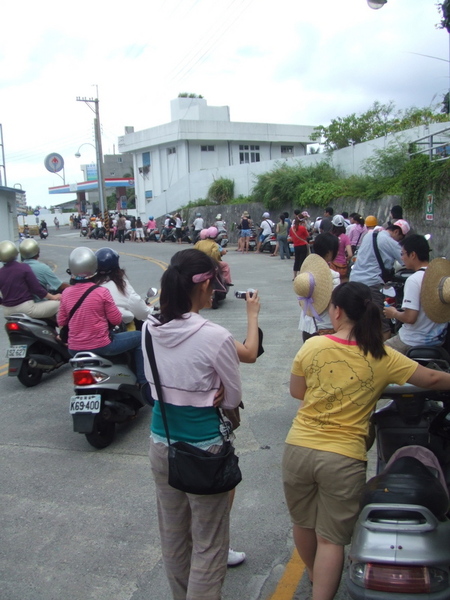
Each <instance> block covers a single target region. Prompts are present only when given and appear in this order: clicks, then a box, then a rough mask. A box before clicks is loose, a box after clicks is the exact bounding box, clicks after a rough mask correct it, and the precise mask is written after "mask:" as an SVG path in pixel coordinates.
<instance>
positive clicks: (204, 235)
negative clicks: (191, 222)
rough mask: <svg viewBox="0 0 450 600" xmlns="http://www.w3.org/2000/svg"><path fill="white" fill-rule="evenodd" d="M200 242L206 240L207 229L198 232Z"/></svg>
mask: <svg viewBox="0 0 450 600" xmlns="http://www.w3.org/2000/svg"><path fill="white" fill-rule="evenodd" d="M199 237H200V239H201V240H206V238H207V237H208V230H207V229H202V230H201V231H200V235H199Z"/></svg>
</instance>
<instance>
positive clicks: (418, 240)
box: [400, 233, 430, 262]
mask: <svg viewBox="0 0 450 600" xmlns="http://www.w3.org/2000/svg"><path fill="white" fill-rule="evenodd" d="M400 246H402V247H403V249H404V250H405V252H406V253H407V254H411V252H415V253H416V254H417V258H418V259H419V260H420V261H424V262H425V261H426V262H428V261H429V260H430V246H429V244H428V240H427V239H426V238H425V236H423V235H419V234H418V233H413V234H411V235H408V236H406V237H405V239H404V240H401V242H400Z"/></svg>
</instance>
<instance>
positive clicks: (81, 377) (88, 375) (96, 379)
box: [73, 369, 108, 386]
mask: <svg viewBox="0 0 450 600" xmlns="http://www.w3.org/2000/svg"><path fill="white" fill-rule="evenodd" d="M107 379H108V375H105V373H102V372H101V371H91V370H90V369H79V370H77V371H73V382H74V384H75V385H76V386H82V385H95V384H97V383H102V382H103V381H106V380H107Z"/></svg>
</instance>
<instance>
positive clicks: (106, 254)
mask: <svg viewBox="0 0 450 600" xmlns="http://www.w3.org/2000/svg"><path fill="white" fill-rule="evenodd" d="M95 256H96V257H97V262H98V271H97V272H98V273H100V274H107V273H111V271H114V270H116V269H119V268H120V267H119V254H118V253H117V252H116V251H115V250H113V249H112V248H100V250H97V252H96V253H95Z"/></svg>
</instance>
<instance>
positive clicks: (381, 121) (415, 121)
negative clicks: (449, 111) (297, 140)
mask: <svg viewBox="0 0 450 600" xmlns="http://www.w3.org/2000/svg"><path fill="white" fill-rule="evenodd" d="M437 106H438V105H436V106H435V107H432V108H430V107H424V108H416V107H415V106H413V107H411V108H408V109H405V110H395V104H394V102H392V101H391V102H389V103H388V104H381V103H380V102H374V103H373V105H372V106H371V107H370V108H369V109H368V110H367V111H366V112H364V113H362V114H360V115H357V114H356V113H352V114H351V115H348V116H347V117H337V118H336V119H332V121H331V123H330V125H329V126H328V127H325V126H324V125H320V126H319V127H316V128H315V130H314V132H313V134H312V135H311V140H312V141H320V142H322V143H323V144H324V145H325V149H326V150H339V149H340V148H347V147H348V146H352V145H354V144H360V143H361V142H367V141H369V140H373V139H375V138H379V137H383V136H385V135H387V134H388V133H395V132H398V131H403V130H404V129H410V128H411V127H417V126H418V125H424V124H427V125H428V124H429V123H436V122H442V121H446V120H447V119H448V117H447V116H446V115H443V114H441V113H440V112H437Z"/></svg>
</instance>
